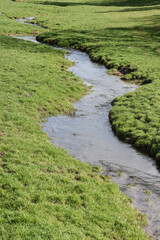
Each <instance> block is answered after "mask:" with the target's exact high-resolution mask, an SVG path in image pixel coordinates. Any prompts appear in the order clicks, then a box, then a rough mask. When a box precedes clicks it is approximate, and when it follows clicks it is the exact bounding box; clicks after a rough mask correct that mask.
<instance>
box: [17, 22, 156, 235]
mask: <svg viewBox="0 0 160 240" xmlns="http://www.w3.org/2000/svg"><path fill="white" fill-rule="evenodd" d="M26 20H28V19H25V21H26ZM21 21H22V22H24V20H23V19H22V20H21ZM17 38H19V39H23V40H29V41H33V42H36V43H38V42H37V41H36V39H35V37H34V36H27V37H26V36H25V37H17ZM68 51H69V54H68V55H66V58H67V59H69V60H71V61H73V62H75V65H74V66H72V67H71V68H69V71H71V72H73V73H74V75H76V76H78V77H80V78H81V79H83V81H84V83H85V84H87V85H88V86H92V90H93V91H92V92H91V93H90V94H88V95H86V96H85V97H83V98H82V99H81V100H80V101H78V102H76V103H75V104H74V106H75V109H76V112H75V115H74V116H61V115H60V116H56V117H55V116H53V117H50V118H48V119H47V120H48V121H47V122H45V123H44V122H43V123H42V126H43V127H42V130H43V131H45V132H47V133H48V135H49V136H50V137H51V139H52V140H51V141H52V143H53V144H54V145H56V146H58V147H63V148H65V149H67V150H68V152H69V153H70V154H71V155H73V156H75V157H76V158H77V159H79V160H80V161H83V162H87V163H89V164H91V165H100V166H101V167H102V173H103V174H107V175H108V174H109V175H110V176H112V180H113V181H115V182H116V183H117V184H118V186H119V187H120V189H121V190H122V191H123V192H124V193H125V194H126V195H128V196H130V197H131V198H132V199H133V205H134V206H135V207H137V208H138V209H139V210H140V211H141V212H142V213H145V214H146V215H147V217H148V225H147V226H146V231H147V232H148V233H149V234H150V235H152V236H154V237H155V239H160V171H159V170H158V169H157V166H156V163H155V161H153V159H151V158H150V157H148V156H145V155H144V154H142V153H140V152H138V151H136V150H135V149H134V148H133V147H132V146H131V145H129V144H126V143H123V142H121V141H120V140H119V139H118V138H117V137H116V136H115V135H114V133H113V132H112V129H111V125H110V123H109V119H108V114H109V110H110V108H111V101H112V100H113V99H114V98H115V97H117V96H121V95H123V94H124V93H126V92H129V91H134V90H135V89H136V88H137V86H136V85H134V84H130V83H127V82H124V81H122V80H120V78H119V77H115V76H111V75H108V74H107V69H106V68H105V67H104V66H102V65H100V64H96V63H93V62H92V61H91V60H90V59H89V57H88V55H87V54H86V53H84V52H80V51H77V50H68Z"/></svg>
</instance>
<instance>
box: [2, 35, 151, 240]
mask: <svg viewBox="0 0 160 240" xmlns="http://www.w3.org/2000/svg"><path fill="white" fill-rule="evenodd" d="M0 41H1V45H0V52H1V54H2V56H3V58H0V64H1V71H0V76H1V78H0V79H1V88H0V91H1V93H0V98H1V101H0V103H1V112H0V114H1V118H0V119H1V120H0V141H1V147H0V158H1V162H0V167H1V190H0V191H1V193H0V196H1V214H0V216H1V217H0V235H1V239H2V240H6V239H7V240H8V239H15V240H22V239H27V240H28V239H34V240H39V239H54V240H56V239H59V240H61V239H63V240H67V239H69V240H71V239H73V240H75V239H80V240H81V239H99V240H102V239H147V236H146V234H145V233H144V232H143V231H142V230H141V227H142V226H143V225H144V224H145V222H146V220H145V217H144V216H143V215H142V214H140V213H138V212H137V211H135V210H134V209H133V208H132V207H131V206H130V199H128V198H127V197H126V196H124V195H123V194H122V193H121V192H120V190H119V189H118V187H117V186H116V185H115V184H114V183H112V182H110V181H109V179H108V178H107V177H100V176H98V175H97V173H96V172H97V171H95V168H93V169H92V167H91V166H89V165H87V164H84V163H81V162H78V161H77V160H75V159H74V158H72V157H71V156H69V155H68V154H67V152H66V151H64V150H62V149H60V148H56V147H54V146H53V145H52V144H51V143H50V141H49V139H48V137H47V136H46V134H44V133H43V132H42V131H41V126H40V124H39V122H40V120H41V118H42V117H45V116H49V115H53V114H58V113H60V112H62V113H65V112H70V111H71V110H72V104H71V102H72V101H75V100H77V99H79V98H80V97H81V96H82V95H83V94H84V93H85V92H86V87H85V86H84V85H83V84H82V83H81V80H80V79H78V78H75V76H74V75H73V74H72V73H69V72H68V71H67V70H66V69H67V68H68V66H69V65H70V63H69V62H68V61H66V60H64V57H63V56H64V53H63V51H61V52H59V51H57V50H54V49H53V48H51V47H49V46H46V45H40V44H35V43H31V42H25V41H23V40H17V39H14V38H11V37H6V36H1V37H0Z"/></svg>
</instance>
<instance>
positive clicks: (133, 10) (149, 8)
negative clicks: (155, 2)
mask: <svg viewBox="0 0 160 240" xmlns="http://www.w3.org/2000/svg"><path fill="white" fill-rule="evenodd" d="M159 9H160V6H145V7H132V8H125V9H122V10H120V9H117V10H115V11H99V12H96V13H111V12H136V11H139V12H141V11H150V10H159Z"/></svg>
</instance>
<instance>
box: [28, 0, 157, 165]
mask: <svg viewBox="0 0 160 240" xmlns="http://www.w3.org/2000/svg"><path fill="white" fill-rule="evenodd" d="M30 2H31V1H30ZM32 2H34V1H32ZM35 5H38V6H39V5H43V7H44V8H45V9H47V8H48V7H49V8H50V11H51V10H52V11H53V12H54V21H53V20H51V19H50V13H48V15H46V16H45V17H44V18H42V17H38V18H37V20H36V21H37V22H39V23H40V24H42V25H44V26H46V27H48V28H49V29H51V30H52V31H50V32H47V33H42V34H41V35H39V36H38V38H37V39H38V40H40V41H43V42H46V43H49V44H53V43H58V44H59V45H61V46H67V47H73V48H78V49H81V50H85V51H86V52H88V53H89V54H90V57H91V58H92V60H93V61H98V62H101V63H103V64H104V65H106V67H107V68H109V69H110V71H109V72H110V73H118V74H123V77H122V79H124V80H131V81H135V82H136V83H139V84H141V85H144V84H148V85H146V86H142V87H140V88H139V89H137V90H136V91H135V93H132V94H127V95H125V96H123V97H120V98H117V99H116V100H115V101H114V106H113V108H112V110H111V112H110V120H111V123H112V127H113V130H114V131H115V133H116V134H117V135H118V136H119V137H120V138H121V139H123V140H124V141H126V142H129V143H132V144H133V145H134V146H135V147H137V148H139V149H141V150H143V151H144V152H145V153H146V152H148V154H150V155H151V156H152V157H153V158H155V159H156V160H157V162H159V160H160V120H159V114H160V105H159V102H160V91H159V81H160V30H159V29H160V24H159V23H160V17H159V14H160V4H159V3H158V1H149V0H148V1H143V2H142V1H131V0H130V1H129V0H128V1H125V0H124V1H122V0H119V1H118V0H117V1H110V0H106V1H100V0H97V1H90V2H87V1H85V0H84V1H82V0H79V1H78V0H77V1H74V2H69V1H63V2H61V1H35ZM70 16H72V17H70Z"/></svg>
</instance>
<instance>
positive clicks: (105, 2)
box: [35, 0, 160, 7]
mask: <svg viewBox="0 0 160 240" xmlns="http://www.w3.org/2000/svg"><path fill="white" fill-rule="evenodd" d="M35 4H43V5H55V6H60V7H68V6H78V5H88V6H90V5H91V6H120V7H121V6H124V7H136V6H137V7H138V6H139V7H140V6H143V7H144V6H154V5H158V4H160V1H159V0H143V1H142V0H113V1H112V0H102V1H92V2H88V1H86V2H62V1H61V2H59V1H54V2H52V1H44V2H38V1H37V2H35Z"/></svg>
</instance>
